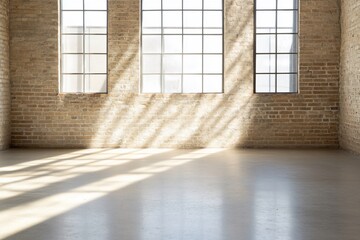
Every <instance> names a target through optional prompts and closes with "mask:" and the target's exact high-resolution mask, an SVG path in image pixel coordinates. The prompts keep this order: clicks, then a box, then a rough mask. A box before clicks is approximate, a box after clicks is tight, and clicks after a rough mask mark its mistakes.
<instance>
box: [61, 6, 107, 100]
mask: <svg viewBox="0 0 360 240" xmlns="http://www.w3.org/2000/svg"><path fill="white" fill-rule="evenodd" d="M63 1H64V0H61V1H60V9H61V10H60V56H61V59H60V75H61V77H60V86H59V91H60V92H61V93H98V94H107V93H108V0H105V1H104V2H105V3H106V8H105V10H104V9H85V6H86V4H85V1H86V0H82V9H65V10H64V9H63ZM64 12H74V13H76V12H82V33H75V32H71V33H67V32H63V13H64ZM88 12H93V13H99V12H103V13H106V27H105V33H93V32H91V31H90V30H89V32H87V31H86V13H88ZM64 36H82V51H81V52H76V53H73V52H66V51H64V50H63V37H64ZM91 36H104V37H105V39H106V40H105V41H106V46H105V51H104V52H101V53H97V52H92V51H91V50H90V47H89V52H87V50H86V47H87V44H86V38H87V37H88V38H89V40H90V37H91ZM69 55H75V56H76V55H82V66H81V69H82V72H81V73H78V72H77V73H74V72H64V66H63V65H64V63H63V58H64V56H69ZM91 55H95V56H96V55H98V56H103V55H105V56H106V57H105V65H106V71H104V72H92V71H91V70H90V68H91V67H90V59H89V60H88V61H86V56H88V57H89V58H90V56H91ZM86 62H89V64H88V65H89V66H88V68H89V70H88V72H86V68H87V67H86ZM64 76H82V89H81V91H76V92H73V91H64V89H63V88H64V87H63V84H64ZM86 76H88V77H89V78H88V80H89V82H90V80H91V78H90V77H91V76H106V79H105V86H106V87H105V90H99V91H91V90H89V91H86V86H87V84H86Z"/></svg>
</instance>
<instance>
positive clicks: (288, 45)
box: [277, 34, 298, 53]
mask: <svg viewBox="0 0 360 240" xmlns="http://www.w3.org/2000/svg"><path fill="white" fill-rule="evenodd" d="M297 48H298V46H297V35H295V34H279V35H278V48H277V50H278V52H279V53H296V52H297Z"/></svg>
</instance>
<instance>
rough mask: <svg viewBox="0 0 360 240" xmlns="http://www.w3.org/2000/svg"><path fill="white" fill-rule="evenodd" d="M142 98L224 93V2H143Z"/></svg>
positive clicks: (184, 0) (190, 0) (194, 0)
mask: <svg viewBox="0 0 360 240" xmlns="http://www.w3.org/2000/svg"><path fill="white" fill-rule="evenodd" d="M141 40H142V48H141V49H142V54H141V58H142V64H141V66H142V67H141V79H142V81H141V89H142V90H141V91H142V92H143V93H222V92H223V1H222V0H142V39H141Z"/></svg>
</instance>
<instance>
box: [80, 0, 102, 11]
mask: <svg viewBox="0 0 360 240" xmlns="http://www.w3.org/2000/svg"><path fill="white" fill-rule="evenodd" d="M106 9H107V0H85V10H106Z"/></svg>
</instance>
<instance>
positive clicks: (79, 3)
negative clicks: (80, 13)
mask: <svg viewBox="0 0 360 240" xmlns="http://www.w3.org/2000/svg"><path fill="white" fill-rule="evenodd" d="M61 9H62V10H82V9H83V0H62V1H61Z"/></svg>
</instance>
